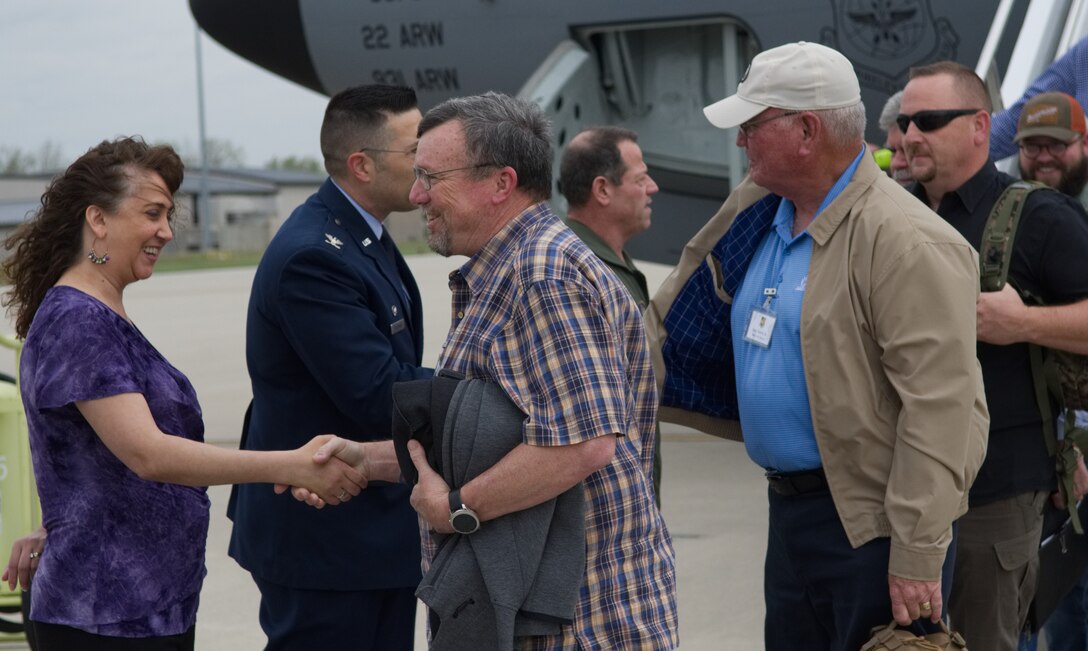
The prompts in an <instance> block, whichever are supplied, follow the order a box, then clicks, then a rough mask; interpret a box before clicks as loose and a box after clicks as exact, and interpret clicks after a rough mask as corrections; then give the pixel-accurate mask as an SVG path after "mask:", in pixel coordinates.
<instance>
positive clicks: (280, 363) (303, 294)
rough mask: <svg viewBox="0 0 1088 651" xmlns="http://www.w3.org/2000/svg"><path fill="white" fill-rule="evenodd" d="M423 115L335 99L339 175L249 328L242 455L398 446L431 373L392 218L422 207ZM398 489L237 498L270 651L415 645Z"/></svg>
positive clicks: (286, 231)
mask: <svg viewBox="0 0 1088 651" xmlns="http://www.w3.org/2000/svg"><path fill="white" fill-rule="evenodd" d="M420 119H421V115H420V112H419V109H418V108H417V107H416V95H415V91H413V90H412V89H411V88H403V87H395V86H381V85H373V86H357V87H354V88H348V89H346V90H344V91H342V92H340V93H338V94H336V95H335V96H333V97H332V98H331V99H330V100H329V103H328V106H327V108H326V110H325V117H324V121H323V122H322V125H321V152H322V154H323V155H324V157H325V169H326V170H327V171H328V173H329V178H328V179H327V180H326V181H325V183H324V185H322V186H321V188H320V189H319V190H318V191H317V192H316V193H315V194H314V195H312V196H311V197H310V198H309V199H307V200H306V202H305V203H304V204H302V205H301V206H299V207H298V208H297V209H295V211H294V212H293V213H292V214H291V216H290V217H288V219H287V221H286V222H284V224H283V226H282V227H281V228H280V230H279V232H278V233H277V234H276V236H275V237H274V238H273V239H272V242H271V243H270V244H269V245H268V249H267V250H266V251H265V253H264V256H263V257H262V258H261V263H260V265H259V266H258V267H257V273H256V276H255V277H254V279H253V291H252V294H251V296H250V303H249V313H248V317H247V322H246V362H247V365H248V367H249V375H250V378H251V380H252V383H253V402H252V403H251V406H250V411H249V412H248V413H247V418H246V423H245V425H244V426H243V427H244V431H243V433H242V444H241V445H242V447H243V448H244V449H248V450H279V449H287V448H291V447H294V445H295V443H294V441H302V440H309V438H310V437H311V436H313V435H315V434H318V433H328V432H335V433H336V434H339V435H340V436H342V437H346V438H350V439H357V440H371V439H389V438H390V437H391V436H392V415H391V414H392V385H393V383H394V382H397V381H402V380H415V379H422V378H426V377H430V376H431V375H432V373H433V372H432V371H431V370H429V369H422V368H420V364H421V361H422V356H423V314H422V309H423V306H422V305H420V298H419V290H418V288H417V287H416V282H415V279H414V278H413V277H412V273H411V271H410V270H409V269H408V266H407V264H405V261H404V258H403V257H402V256H401V254H400V252H399V251H397V248H396V246H395V245H394V243H393V241H392V239H391V238H390V237H389V231H388V229H387V228H386V227H385V223H384V222H385V220H386V217H388V216H389V214H390V213H392V212H395V211H409V210H411V209H412V207H413V206H412V203H411V202H410V201H409V200H408V193H409V191H410V190H411V187H412V183H413V182H414V181H415V177H414V176H413V174H412V165H413V164H414V161H415V152H416V145H417V143H418V137H417V135H416V129H417V127H418V126H419V122H420ZM409 494H410V490H409V489H408V488H407V487H406V486H404V485H401V484H397V483H386V484H372V485H371V486H369V487H368V488H367V489H366V490H365V491H363V492H362V493H361V494H360V495H359V496H358V497H356V498H354V499H352V500H351V501H350V502H348V503H347V504H344V505H342V506H341V507H338V508H336V509H323V510H320V511H319V510H316V509H311V508H308V507H306V506H304V505H301V504H297V503H295V502H294V501H293V500H290V499H289V498H285V497H284V496H282V495H275V494H274V493H273V491H272V489H271V488H270V487H268V486H261V485H257V484H253V485H250V486H239V487H236V488H235V489H234V491H233V493H232V494H231V501H230V505H229V507H228V515H230V516H231V518H232V519H233V520H234V528H233V530H232V532H231V540H230V555H231V556H233V557H234V559H235V560H237V561H238V563H239V564H240V565H241V566H242V567H244V568H245V569H247V570H249V572H250V573H251V574H252V576H253V580H254V581H255V582H256V583H257V587H258V588H259V589H260V592H261V604H260V622H261V627H262V628H263V629H264V632H265V634H266V635H267V636H268V644H267V646H266V647H265V648H266V649H267V650H268V651H309V650H310V649H352V650H353V651H360V650H364V649H373V650H375V651H387V650H389V651H399V650H408V649H411V648H412V646H413V643H414V639H415V612H416V598H415V588H416V586H417V585H418V583H419V580H420V568H419V562H420V547H419V531H418V520H417V518H416V514H415V511H413V510H412V507H411V505H410V504H409Z"/></svg>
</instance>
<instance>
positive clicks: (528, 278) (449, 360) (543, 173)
mask: <svg viewBox="0 0 1088 651" xmlns="http://www.w3.org/2000/svg"><path fill="white" fill-rule="evenodd" d="M550 130H551V129H550V124H548V121H547V118H545V116H544V114H543V112H542V111H541V109H540V107H539V106H537V105H535V104H532V103H529V102H527V101H525V100H521V99H516V98H513V97H509V96H506V95H501V94H498V93H486V94H484V95H478V96H473V97H459V98H454V99H450V100H447V101H445V102H443V103H442V104H439V105H438V106H436V107H434V108H433V109H431V110H430V111H428V112H427V114H426V115H425V116H424V118H423V121H422V122H421V123H420V126H419V137H420V139H419V152H418V155H417V157H416V165H417V167H416V183H415V184H414V185H413V186H412V192H411V199H412V201H413V203H415V204H417V205H419V206H420V208H421V209H422V211H423V214H424V216H425V217H426V220H427V231H428V240H427V241H428V244H429V245H430V247H431V248H432V249H433V250H434V251H435V252H436V253H439V254H440V255H444V256H449V255H464V256H468V260H467V261H465V263H464V264H462V265H461V267H459V268H458V269H456V270H454V271H453V272H452V273H451V274H450V289H451V291H452V293H453V309H452V312H453V315H454V317H453V323H452V325H451V326H450V332H449V335H448V336H447V339H446V343H445V344H444V346H443V349H442V353H441V355H440V357H439V360H438V367H439V368H440V369H442V370H447V371H451V372H453V373H456V374H460V375H462V376H464V377H467V378H477V379H483V380H487V381H489V382H492V383H495V384H497V385H499V386H500V387H501V389H502V390H503V391H504V392H505V393H506V394H507V395H508V396H509V397H510V399H511V400H512V401H513V402H514V403H515V404H516V405H517V406H518V407H519V408H521V409H522V410H523V411H524V412H525V414H526V420H525V424H524V425H523V427H522V429H521V436H522V441H523V442H522V443H521V444H519V445H517V446H516V447H515V448H514V449H513V450H512V451H510V452H509V453H508V454H506V456H504V457H503V458H502V459H501V460H500V461H499V462H498V463H497V464H496V465H494V466H492V467H490V468H488V469H486V470H484V471H483V472H482V473H480V474H479V475H477V476H475V477H474V478H471V479H469V480H468V481H467V482H465V483H464V484H463V485H461V486H449V485H447V484H446V482H445V481H444V480H443V479H442V476H441V475H439V474H438V473H436V472H435V471H434V470H433V469H432V468H431V466H430V465H429V464H428V461H427V456H426V453H425V452H424V451H423V449H422V447H421V446H420V445H419V444H418V443H417V442H415V441H412V442H410V443H409V451H410V453H411V457H412V461H413V462H414V464H415V467H416V469H417V470H418V472H419V482H418V483H417V484H416V487H415V488H414V490H413V491H412V505H413V506H414V507H415V508H416V510H417V511H418V512H419V515H420V517H421V525H423V527H422V535H423V537H424V538H425V545H424V556H425V558H426V559H427V560H428V561H429V560H430V559H431V558H433V554H434V553H435V551H436V549H435V548H436V546H437V545H438V544H440V541H442V540H445V539H447V538H448V536H449V535H458V536H469V537H470V536H473V535H476V533H477V531H484V530H485V529H486V528H488V527H492V526H498V522H497V521H496V522H495V523H492V520H495V519H497V518H501V517H502V516H504V515H506V514H509V513H514V512H517V511H523V510H526V509H531V508H536V507H538V506H541V507H542V508H551V506H550V502H551V501H553V500H554V498H556V496H558V495H560V494H561V493H564V492H565V491H567V490H568V489H570V488H571V487H576V486H578V485H579V484H582V485H583V488H584V491H585V555H586V560H585V563H586V565H585V573H584V575H583V577H582V582H581V588H580V590H579V592H578V595H577V603H576V605H575V608H574V613H573V620H572V621H570V622H561V621H555V619H554V618H550V619H548V620H546V619H545V618H542V617H540V616H539V615H537V617H536V619H537V620H538V621H536V623H535V624H533V622H532V621H531V620H533V619H534V614H533V613H531V612H530V613H521V612H519V613H518V614H519V615H523V614H524V615H527V616H528V619H529V620H530V626H529V628H528V630H525V631H524V634H523V635H519V636H518V637H517V640H516V642H515V643H514V644H513V645H502V647H501V648H507V649H508V648H511V646H512V647H513V648H517V649H541V650H542V649H655V650H656V649H661V650H662V651H664V650H666V649H673V648H676V646H677V645H678V644H679V630H678V624H677V613H676V570H675V555H674V552H673V548H672V540H671V539H670V537H669V533H668V530H667V529H666V528H665V522H664V520H663V519H662V517H661V513H660V511H658V509H657V506H656V505H655V504H654V501H653V490H652V489H651V488H650V476H651V465H652V459H653V449H654V439H653V427H654V421H655V415H656V407H657V392H656V391H655V390H654V376H653V368H652V366H651V361H650V354H649V349H648V347H647V343H646V333H645V331H644V329H643V324H642V318H641V316H640V313H639V309H638V305H636V304H635V302H634V301H633V300H632V299H631V296H630V295H629V294H628V292H627V290H626V289H624V287H623V285H622V284H621V283H620V281H619V280H618V279H617V278H616V276H615V274H613V273H612V272H611V271H609V270H608V268H607V267H606V266H605V265H604V263H602V262H601V261H600V260H598V259H597V257H596V256H594V255H593V253H592V252H591V251H590V250H589V248H588V247H586V245H585V244H584V243H583V242H582V241H581V240H579V239H578V237H577V236H576V235H575V234H574V233H573V232H571V230H570V229H569V228H567V227H566V226H564V225H563V222H562V221H561V220H560V219H559V218H558V217H557V216H556V215H555V213H553V212H552V210H551V207H550V206H549V205H548V203H547V199H548V197H550V196H551V189H552V173H551V164H552V145H551V142H552V138H551V134H550ZM330 454H335V455H336V456H338V457H340V458H342V459H343V460H345V461H347V462H349V463H351V464H353V465H356V466H357V467H359V469H360V471H361V472H363V473H364V475H367V476H368V477H369V478H370V480H372V481H373V480H375V479H385V480H396V478H397V477H398V476H399V469H398V466H397V461H396V456H395V454H394V450H393V446H392V445H390V444H386V443H364V444H361V445H360V444H356V443H354V442H352V441H343V440H341V439H337V440H334V441H333V442H331V443H330V444H327V445H326V446H325V448H324V451H323V452H319V455H321V456H323V457H324V456H327V455H330ZM367 490H369V489H367ZM365 492H366V491H365V490H364V491H363V493H365ZM295 495H296V497H297V498H299V499H306V497H307V496H306V495H305V494H304V493H300V492H299V491H296V493H295ZM353 501H354V500H353ZM349 504H350V502H349ZM461 522H466V526H464V527H462V526H461V524H460V523H461ZM461 540H463V539H461ZM470 540H471V538H470ZM549 549H550V551H551V553H561V552H559V551H557V550H555V549H554V548H549ZM500 574H501V573H500ZM428 578H431V579H433V580H434V581H436V582H438V583H441V581H442V577H430V576H428ZM530 578H531V577H530ZM501 582H502V581H501V580H500V581H499V583H501ZM442 587H447V588H448V587H451V586H449V585H446V586H442ZM453 588H454V590H456V586H453ZM560 596H561V595H555V596H554V598H555V599H559V598H560ZM451 601H452V602H453V603H452V604H448V605H450V606H456V609H455V610H454V609H453V608H448V609H447V608H443V609H442V612H441V613H437V614H436V613H435V612H434V610H432V612H431V615H432V616H431V619H430V620H429V621H430V623H431V633H432V634H436V633H437V635H439V636H440V635H443V633H442V631H443V622H447V621H450V620H451V618H455V617H460V618H461V620H462V621H464V620H468V621H469V622H472V621H475V619H474V618H486V617H487V613H488V612H490V611H491V610H492V607H493V605H492V604H491V603H480V602H479V600H478V599H471V600H470V599H468V598H465V600H464V601H463V602H461V603H460V605H459V606H458V605H457V603H458V602H457V600H456V599H451ZM499 605H501V606H508V607H509V608H510V609H511V610H515V611H516V610H517V608H518V606H519V604H499ZM440 607H441V604H439V605H436V608H440ZM451 610H452V612H450V611H451ZM436 617H437V620H436V619H435V618H436ZM462 625H463V624H462ZM457 627H458V624H457V623H452V624H450V626H449V627H447V629H446V630H449V629H450V628H453V630H455V631H456V630H458V628H457ZM436 629H437V630H436ZM534 629H535V631H534ZM443 648H467V647H466V646H464V644H463V643H462V644H461V645H460V646H458V645H457V644H456V642H455V641H454V644H453V646H449V647H443ZM481 648H500V647H499V646H494V647H481Z"/></svg>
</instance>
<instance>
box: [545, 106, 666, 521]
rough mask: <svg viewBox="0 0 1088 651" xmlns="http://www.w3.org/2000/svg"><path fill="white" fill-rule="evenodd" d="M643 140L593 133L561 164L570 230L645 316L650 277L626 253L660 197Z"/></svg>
mask: <svg viewBox="0 0 1088 651" xmlns="http://www.w3.org/2000/svg"><path fill="white" fill-rule="evenodd" d="M657 189H658V188H657V184H656V183H654V180H653V179H652V178H650V173H649V171H648V170H647V168H646V163H645V162H644V161H643V160H642V150H641V149H640V148H639V146H638V135H637V134H635V132H634V131H631V130H629V129H623V128H620V127H591V128H589V129H586V130H584V131H582V132H581V133H579V134H578V135H577V136H575V137H574V139H573V140H571V141H570V144H569V145H567V149H566V151H564V152H563V159H562V161H560V164H559V191H560V192H562V193H563V196H564V197H566V199H567V204H568V206H569V207H568V209H567V220H566V221H567V225H568V226H570V228H571V230H573V231H574V232H575V233H576V234H577V235H578V237H580V238H581V239H582V241H583V242H585V243H586V245H587V246H589V248H590V250H592V251H593V252H594V253H595V254H597V257H598V258H600V259H601V261H602V262H604V263H605V264H606V265H608V267H609V268H610V269H611V270H612V271H613V272H614V273H615V274H616V276H617V277H618V278H619V279H620V280H621V281H622V282H623V284H624V286H625V287H627V291H628V292H630V294H631V298H633V299H635V302H636V303H638V307H639V309H640V310H645V309H646V306H647V305H648V304H649V303H650V293H649V291H648V290H647V288H646V276H644V275H643V274H642V272H641V271H639V270H638V267H636V266H635V262H634V260H632V259H631V256H630V255H628V254H627V251H625V250H624V249H623V247H624V245H626V244H627V241H628V240H630V239H631V238H632V237H634V236H635V235H638V234H639V233H641V232H643V231H644V230H646V229H647V228H649V227H650V204H651V203H652V199H651V197H652V195H653V194H654V193H656V192H657ZM654 438H655V442H654V476H653V481H654V497H655V499H656V500H657V503H658V506H660V505H661V428H660V427H658V428H657V435H656V436H655V437H654Z"/></svg>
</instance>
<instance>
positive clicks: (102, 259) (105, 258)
mask: <svg viewBox="0 0 1088 651" xmlns="http://www.w3.org/2000/svg"><path fill="white" fill-rule="evenodd" d="M97 241H98V238H97V237H96V238H94V242H97ZM94 242H91V252H90V253H88V254H87V259H88V260H90V261H91V262H93V263H95V264H106V263H107V262H109V261H110V250H109V248H108V246H107V248H106V252H105V253H103V254H102V255H98V254H97V253H95V252H94Z"/></svg>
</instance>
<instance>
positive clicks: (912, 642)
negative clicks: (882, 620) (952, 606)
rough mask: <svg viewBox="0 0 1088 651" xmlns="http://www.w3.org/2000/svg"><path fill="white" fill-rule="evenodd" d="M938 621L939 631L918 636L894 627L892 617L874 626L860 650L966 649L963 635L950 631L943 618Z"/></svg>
mask: <svg viewBox="0 0 1088 651" xmlns="http://www.w3.org/2000/svg"><path fill="white" fill-rule="evenodd" d="M940 623H941V630H940V632H938V633H930V634H928V635H926V636H923V637H919V636H917V635H915V634H914V633H911V632H910V631H905V630H903V629H901V628H898V627H896V625H895V620H894V619H893V620H892V623H891V624H888V625H887V626H877V627H876V628H874V629H873V631H872V633H873V636H872V637H871V638H869V641H868V642H866V643H865V644H864V645H862V647H861V651H967V642H966V641H964V639H963V636H962V635H960V634H959V633H956V632H953V631H950V630H949V629H948V625H947V624H945V622H944V619H941V620H940Z"/></svg>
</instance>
